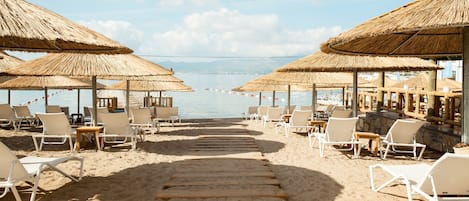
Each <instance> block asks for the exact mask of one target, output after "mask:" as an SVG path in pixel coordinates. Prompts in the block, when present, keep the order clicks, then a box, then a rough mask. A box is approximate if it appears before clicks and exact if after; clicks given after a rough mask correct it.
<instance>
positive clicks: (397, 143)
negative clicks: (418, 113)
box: [381, 119, 426, 160]
mask: <svg viewBox="0 0 469 201" xmlns="http://www.w3.org/2000/svg"><path fill="white" fill-rule="evenodd" d="M424 124H425V122H423V121H417V120H404V119H397V120H396V121H395V122H394V123H393V125H392V126H391V128H390V129H389V131H388V133H387V134H386V136H385V137H384V138H383V139H382V141H381V144H382V145H386V150H385V151H384V155H383V159H385V158H386V156H387V155H388V152H389V150H392V151H393V152H395V153H412V154H413V156H414V159H417V160H420V158H422V155H423V152H424V151H425V147H426V145H424V144H420V143H417V142H416V139H415V136H416V135H417V132H418V130H419V129H420V128H421V127H422V126H423V125H424ZM398 147H412V150H411V151H409V150H402V149H398ZM417 148H421V150H420V154H419V155H418V158H417Z"/></svg>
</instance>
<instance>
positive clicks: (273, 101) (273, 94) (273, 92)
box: [272, 90, 275, 107]
mask: <svg viewBox="0 0 469 201" xmlns="http://www.w3.org/2000/svg"><path fill="white" fill-rule="evenodd" d="M272 107H275V90H273V91H272Z"/></svg>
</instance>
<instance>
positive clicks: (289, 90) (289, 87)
mask: <svg viewBox="0 0 469 201" xmlns="http://www.w3.org/2000/svg"><path fill="white" fill-rule="evenodd" d="M290 93H291V86H290V85H288V110H287V111H288V114H291V111H290Z"/></svg>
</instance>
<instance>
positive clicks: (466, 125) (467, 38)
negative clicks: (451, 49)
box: [461, 27, 469, 144]
mask: <svg viewBox="0 0 469 201" xmlns="http://www.w3.org/2000/svg"><path fill="white" fill-rule="evenodd" d="M465 67H466V68H465ZM468 67H469V27H464V34H463V68H462V69H463V70H462V71H463V79H462V86H463V87H462V88H463V89H466V90H463V91H462V97H463V98H462V102H463V113H462V120H461V124H462V125H461V126H462V136H461V141H462V142H463V143H466V144H468V143H469V107H466V106H467V105H469V93H468V92H467V90H468V89H469V68H468Z"/></svg>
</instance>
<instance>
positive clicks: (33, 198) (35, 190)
mask: <svg viewBox="0 0 469 201" xmlns="http://www.w3.org/2000/svg"><path fill="white" fill-rule="evenodd" d="M40 174H41V173H40V172H38V173H36V175H35V177H34V185H33V190H32V192H31V198H30V199H29V200H30V201H34V200H36V192H37V188H38V185H39V176H40Z"/></svg>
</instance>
